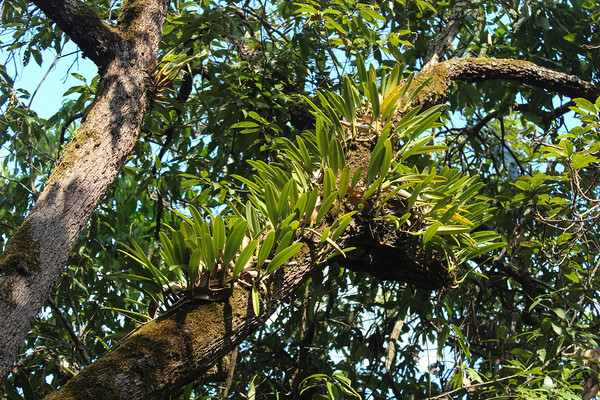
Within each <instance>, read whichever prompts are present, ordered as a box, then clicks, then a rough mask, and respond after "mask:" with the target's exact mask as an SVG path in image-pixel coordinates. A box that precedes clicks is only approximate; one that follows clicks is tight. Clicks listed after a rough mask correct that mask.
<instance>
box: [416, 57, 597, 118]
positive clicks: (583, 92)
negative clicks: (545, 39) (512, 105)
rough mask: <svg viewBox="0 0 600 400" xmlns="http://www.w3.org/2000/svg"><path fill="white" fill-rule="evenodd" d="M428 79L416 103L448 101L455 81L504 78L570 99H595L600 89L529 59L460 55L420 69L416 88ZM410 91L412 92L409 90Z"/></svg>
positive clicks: (425, 103)
mask: <svg viewBox="0 0 600 400" xmlns="http://www.w3.org/2000/svg"><path fill="white" fill-rule="evenodd" d="M428 79H429V82H428V83H427V85H426V87H424V88H423V90H421V92H419V95H418V96H417V99H416V100H415V101H416V103H417V104H421V105H423V106H424V107H430V106H432V105H434V104H441V103H444V102H445V101H446V98H447V96H448V92H449V88H450V85H451V84H453V83H454V82H482V81H487V80H504V81H513V82H518V83H520V84H522V85H530V86H533V87H536V88H540V89H543V90H545V91H548V92H552V93H556V94H560V95H564V96H567V97H570V98H577V97H583V98H584V99H587V100H590V101H595V100H596V98H598V97H599V96H600V88H599V87H597V86H594V85H592V84H591V83H589V82H586V81H584V80H582V79H580V78H578V77H577V76H574V75H568V74H565V73H562V72H557V71H554V70H551V69H548V68H544V67H540V66H539V65H536V64H534V63H532V62H529V61H523V60H512V59H501V58H471V57H466V58H458V59H453V60H448V61H443V62H440V63H438V64H436V65H434V66H433V67H431V68H429V69H427V70H423V71H421V72H419V73H418V74H417V75H416V76H415V79H413V83H412V85H411V86H412V88H413V89H415V88H417V87H418V86H419V85H421V84H423V83H424V82H425V81H426V80H428ZM409 93H411V91H410V90H409Z"/></svg>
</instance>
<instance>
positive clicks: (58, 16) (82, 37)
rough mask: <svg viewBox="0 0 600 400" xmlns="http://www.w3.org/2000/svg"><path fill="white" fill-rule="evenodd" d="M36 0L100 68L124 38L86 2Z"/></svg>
mask: <svg viewBox="0 0 600 400" xmlns="http://www.w3.org/2000/svg"><path fill="white" fill-rule="evenodd" d="M33 3H34V4H35V5H36V6H38V7H39V8H40V9H41V10H42V11H43V12H44V14H46V16H47V17H48V18H50V19H51V20H52V21H54V22H55V23H56V24H57V25H58V26H59V27H60V28H61V29H62V30H63V32H65V33H66V34H67V35H69V37H70V38H71V39H72V40H73V41H74V42H75V43H77V45H78V46H79V48H80V49H81V51H82V52H83V55H84V56H85V57H88V58H89V59H90V60H92V61H93V62H94V63H95V64H96V65H97V66H98V68H100V69H101V70H102V69H103V68H104V66H106V65H107V64H108V63H109V62H110V61H111V60H112V59H114V57H115V56H116V46H115V44H117V43H118V42H119V41H120V40H121V37H120V35H119V32H118V31H117V29H115V28H113V27H111V26H110V25H108V24H106V23H105V22H104V21H103V20H102V19H101V18H100V17H99V16H98V14H96V12H95V11H94V10H93V9H92V8H91V7H90V6H88V5H87V4H85V3H82V2H81V1H79V0H63V1H53V0H36V1H34V2H33ZM82 21H85V22H84V23H82Z"/></svg>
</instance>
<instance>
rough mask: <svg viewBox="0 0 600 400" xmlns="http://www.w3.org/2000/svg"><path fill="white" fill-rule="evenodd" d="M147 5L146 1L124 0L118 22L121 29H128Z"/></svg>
mask: <svg viewBox="0 0 600 400" xmlns="http://www.w3.org/2000/svg"><path fill="white" fill-rule="evenodd" d="M148 5H149V2H148V1H140V0H125V1H123V5H122V6H121V12H120V13H119V19H118V24H119V27H120V28H121V29H127V30H129V29H130V28H131V26H133V25H134V24H135V23H136V21H137V19H138V18H139V16H140V15H141V14H142V12H143V11H144V9H145V8H146V7H147V6H148Z"/></svg>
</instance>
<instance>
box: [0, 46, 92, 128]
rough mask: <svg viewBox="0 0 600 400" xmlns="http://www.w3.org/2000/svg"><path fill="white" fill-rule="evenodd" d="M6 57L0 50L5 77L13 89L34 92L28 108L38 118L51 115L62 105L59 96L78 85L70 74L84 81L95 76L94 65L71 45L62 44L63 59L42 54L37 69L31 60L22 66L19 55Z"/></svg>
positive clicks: (78, 82)
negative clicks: (77, 75)
mask: <svg viewBox="0 0 600 400" xmlns="http://www.w3.org/2000/svg"><path fill="white" fill-rule="evenodd" d="M9 56H10V55H9V54H8V53H7V52H6V51H1V50H0V60H1V61H2V63H3V64H4V65H5V66H6V69H7V72H8V73H9V75H10V76H11V77H13V78H15V87H16V88H20V89H25V90H27V91H28V92H29V94H30V95H33V94H34V92H35V97H34V98H33V102H32V103H31V109H32V110H34V111H36V112H37V113H38V115H39V116H40V117H41V118H49V117H51V116H52V115H54V114H55V113H56V112H57V111H58V110H59V108H60V106H61V105H62V102H63V100H64V98H63V93H65V92H66V91H67V89H68V88H70V87H71V86H74V85H77V84H81V81H79V80H78V79H77V78H75V77H73V76H72V73H77V74H80V75H82V76H84V77H85V78H86V79H87V81H88V82H89V81H90V80H91V79H92V78H93V77H94V76H95V75H96V74H97V68H96V66H95V65H94V63H93V62H91V61H90V60H88V59H84V58H83V57H81V55H80V53H79V52H77V47H76V46H75V44H74V43H73V42H69V43H67V44H66V46H65V49H64V51H63V56H62V57H60V58H58V59H56V53H54V51H53V50H47V51H45V52H44V54H43V63H42V65H41V66H39V65H38V64H37V63H36V62H35V61H34V60H33V58H32V59H31V61H30V63H29V64H28V65H27V66H26V67H23V66H22V63H21V60H20V59H18V58H19V57H20V54H18V53H17V54H15V57H17V59H16V60H12V59H10V58H9ZM55 61H56V62H55ZM38 86H39V88H38ZM36 89H37V92H36ZM74 96H76V95H74Z"/></svg>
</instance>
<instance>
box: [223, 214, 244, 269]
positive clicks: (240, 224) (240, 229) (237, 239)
mask: <svg viewBox="0 0 600 400" xmlns="http://www.w3.org/2000/svg"><path fill="white" fill-rule="evenodd" d="M247 229H248V222H246V221H244V220H236V221H235V222H234V225H233V229H232V230H231V232H230V233H229V237H228V238H227V242H226V243H225V251H223V264H225V265H227V264H229V261H231V260H233V258H234V257H235V254H236V253H237V251H238V250H239V249H240V246H241V245H242V240H243V239H244V236H246V230H247Z"/></svg>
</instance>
